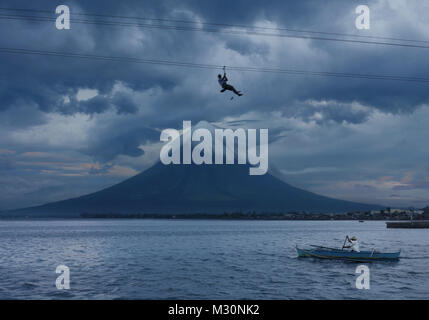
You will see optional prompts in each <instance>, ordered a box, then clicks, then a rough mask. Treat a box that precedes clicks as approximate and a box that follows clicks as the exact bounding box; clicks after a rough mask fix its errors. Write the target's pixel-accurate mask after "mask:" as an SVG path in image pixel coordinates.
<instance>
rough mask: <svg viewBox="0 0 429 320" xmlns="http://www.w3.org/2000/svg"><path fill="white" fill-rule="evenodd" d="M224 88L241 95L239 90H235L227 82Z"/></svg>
mask: <svg viewBox="0 0 429 320" xmlns="http://www.w3.org/2000/svg"><path fill="white" fill-rule="evenodd" d="M224 89H226V90H229V91H232V92H234V93H235V94H236V95H237V96H242V95H243V94H242V93H241V92H240V91H237V90H235V88H234V87H233V86H231V85H229V84H227V85H226V86H225V88H224Z"/></svg>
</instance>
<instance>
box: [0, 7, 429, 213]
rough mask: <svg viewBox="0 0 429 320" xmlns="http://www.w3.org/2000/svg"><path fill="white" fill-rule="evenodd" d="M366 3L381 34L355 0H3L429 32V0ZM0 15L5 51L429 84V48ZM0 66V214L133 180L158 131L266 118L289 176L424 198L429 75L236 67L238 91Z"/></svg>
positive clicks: (201, 80)
mask: <svg viewBox="0 0 429 320" xmlns="http://www.w3.org/2000/svg"><path fill="white" fill-rule="evenodd" d="M365 3H366V4H368V5H369V7H370V9H371V29H370V30H357V29H356V28H355V18H356V14H355V8H356V6H357V5H358V4H361V3H360V2H359V1H354V0H347V1H344V0H338V1H337V0H330V1H320V0H317V1H316V0H314V1H312V0H306V1H285V0H279V1H245V0H242V1H238V0H236V1H223V0H217V1H196V0H195V1H180V2H179V1H159V0H154V1H141V0H138V1H137V0H136V1H126V2H125V1H107V0H103V1H94V0H92V1H66V2H61V3H58V2H56V1H43V2H40V1H38V2H28V1H17V0H14V1H10V0H3V1H2V5H1V7H10V8H31V9H39V10H51V11H52V12H53V11H54V10H55V7H56V6H57V5H58V4H67V5H69V6H70V9H71V11H72V12H88V13H98V14H110V15H112V14H113V15H122V16H141V17H150V18H161V19H175V20H197V21H201V22H215V23H225V24H234V25H255V26H264V27H273V28H294V29H303V30H315V31H323V32H325V31H326V32H337V33H352V34H358V35H370V36H384V37H395V38H406V39H420V40H428V41H429V19H427V16H428V14H429V2H427V1H417V0H407V1H406V0H392V1H389V0H374V1H366V2H365ZM2 14H4V12H2ZM8 14H11V13H10V12H9V13H8ZM20 14H21V15H34V13H31V12H30V13H25V12H21V13H20ZM80 18H83V19H89V18H88V17H80ZM149 23H150V22H149ZM156 23H158V22H156ZM0 25H1V28H0V46H1V47H8V48H26V49H34V50H44V51H64V52H74V53H86V54H96V55H105V56H124V57H138V58H147V59H159V60H173V61H180V62H191V63H202V64H216V65H230V66H251V67H275V68H284V69H300V70H312V71H330V72H347V73H365V74H382V75H402V76H412V77H426V78H429V62H428V58H427V57H428V53H429V49H418V48H404V47H394V46H383V45H369V44H356V43H342V42H330V41H321V40H311V39H291V38H282V37H267V36H256V35H233V34H226V33H211V32H191V31H180V30H177V31H175V30H161V29H144V28H138V27H120V26H101V25H88V24H78V23H73V21H72V25H71V30H63V31H59V30H57V29H56V28H55V25H54V23H53V22H30V21H23V20H10V19H0ZM426 45H429V44H426ZM0 61H1V62H0V67H1V69H0V70H1V71H0V190H1V192H0V209H7V208H16V207H23V206H28V205H36V204H42V203H45V202H49V201H53V200H61V199H66V198H70V197H74V196H78V195H82V194H86V193H89V192H93V191H97V190H99V189H101V188H104V187H106V186H109V185H112V184H114V183H117V182H120V181H122V180H124V179H126V178H128V177H131V176H133V175H135V174H137V173H138V172H140V171H142V170H144V169H146V168H148V167H149V166H150V165H151V164H152V163H153V162H154V161H156V160H157V159H159V149H160V146H161V144H160V143H159V135H160V130H162V129H164V128H169V127H173V128H180V127H181V124H182V121H183V120H191V121H192V122H193V123H194V124H196V123H197V122H198V121H200V120H207V121H209V122H213V123H216V124H218V125H221V126H224V127H230V126H235V127H237V126H240V127H245V128H269V130H270V139H271V144H270V164H271V166H272V168H275V169H276V171H277V172H281V173H282V174H283V176H284V179H285V181H288V182H289V183H290V184H292V185H294V186H297V187H301V188H304V189H307V190H310V191H313V192H317V193H319V194H322V195H327V196H332V197H336V198H340V199H346V200H353V201H361V202H365V203H375V204H382V205H389V206H393V207H394V206H416V207H422V206H425V205H428V204H429V199H428V194H429V170H428V169H429V161H428V160H429V144H428V137H429V135H428V134H429V129H428V123H429V103H428V101H429V100H428V99H429V85H428V84H427V83H426V84H425V83H413V82H397V81H382V80H369V79H351V78H334V77H317V76H297V75H284V74H272V73H246V72H235V71H231V72H230V73H229V79H230V82H231V83H232V84H233V85H235V86H236V87H237V88H238V89H239V90H242V91H243V92H244V93H245V95H244V96H243V97H240V98H236V99H234V100H230V99H229V98H230V96H231V95H230V94H221V93H219V89H220V88H219V85H218V83H217V79H216V77H217V73H218V72H217V71H216V70H205V69H189V68H180V67H171V66H169V67H167V66H159V65H147V64H133V63H124V62H112V61H94V60H86V59H73V58H65V57H46V56H36V55H18V54H5V53H0Z"/></svg>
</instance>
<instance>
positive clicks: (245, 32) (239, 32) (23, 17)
mask: <svg viewBox="0 0 429 320" xmlns="http://www.w3.org/2000/svg"><path fill="white" fill-rule="evenodd" d="M0 19H7V20H25V21H33V22H46V21H49V22H53V21H55V20H56V18H50V17H42V16H27V15H5V14H0ZM71 22H73V23H82V24H90V25H104V26H119V27H139V28H150V29H166V30H176V31H194V32H210V33H222V34H232V35H255V36H269V37H280V38H295V39H310V40H324V41H335V42H346V43H357V44H372V45H386V46H396V47H408V48H418V49H429V46H428V45H421V44H410V43H394V42H385V41H366V40H356V39H340V38H328V37H320V36H308V35H292V34H278V33H267V32H257V31H249V30H227V29H226V30H225V29H208V28H194V27H184V26H172V25H162V24H161V25H160V24H144V23H131V22H116V21H104V20H82V19H73V20H71ZM408 41H412V40H408ZM420 43H424V41H420Z"/></svg>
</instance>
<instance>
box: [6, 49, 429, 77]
mask: <svg viewBox="0 0 429 320" xmlns="http://www.w3.org/2000/svg"><path fill="white" fill-rule="evenodd" d="M0 53H7V54H25V55H39V56H53V57H67V58H79V59H91V60H100V61H114V62H127V63H140V64H153V65H163V66H174V67H186V68H198V69H211V70H222V69H223V67H224V66H221V65H215V64H201V63H191V62H180V61H169V60H155V59H142V58H133V57H115V56H104V55H94V54H84V53H71V52H58V51H43V50H30V49H23V48H5V47H0ZM226 67H227V68H228V69H229V70H233V71H243V72H261V73H275V74H291V75H309V76H328V77H342V78H355V79H369V80H390V81H407V82H421V83H428V82H429V78H421V77H408V76H397V75H377V74H359V73H342V72H327V71H310V70H297V69H281V68H266V67H234V66H226Z"/></svg>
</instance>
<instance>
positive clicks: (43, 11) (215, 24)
mask: <svg viewBox="0 0 429 320" xmlns="http://www.w3.org/2000/svg"><path fill="white" fill-rule="evenodd" d="M0 10H3V11H17V12H37V13H48V14H54V12H53V11H50V10H36V9H18V8H0ZM70 15H72V16H73V15H76V16H88V17H101V18H112V19H126V20H130V19H131V20H144V21H159V22H174V23H186V24H197V25H210V26H219V27H229V28H244V29H260V30H271V31H288V32H297V33H313V34H324V35H335V36H344V37H356V38H368V39H379V40H393V41H404V42H421V43H429V40H413V39H405V38H393V37H382V36H369V35H357V34H350V33H338V32H326V31H314V30H302V29H292V28H274V27H258V26H250V25H240V24H227V23H216V22H203V21H197V20H178V19H166V18H148V17H137V16H123V15H110V14H96V13H84V12H73V11H71V12H70Z"/></svg>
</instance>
